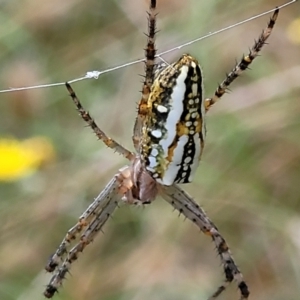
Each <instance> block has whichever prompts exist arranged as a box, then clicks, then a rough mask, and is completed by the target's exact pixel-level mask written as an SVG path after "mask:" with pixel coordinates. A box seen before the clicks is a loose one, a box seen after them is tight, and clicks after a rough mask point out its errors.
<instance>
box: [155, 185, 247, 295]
mask: <svg viewBox="0 0 300 300" xmlns="http://www.w3.org/2000/svg"><path fill="white" fill-rule="evenodd" d="M160 195H161V196H162V197H163V198H164V199H165V200H166V201H167V202H168V203H170V204H171V205H172V206H173V207H174V208H175V209H177V210H178V211H179V212H180V213H182V214H183V215H184V216H185V217H186V218H188V219H189V220H191V221H192V222H193V223H195V224H196V225H197V226H198V227H199V228H200V229H201V231H202V232H204V233H205V234H206V235H209V236H210V237H211V238H212V240H213V242H214V244H215V245H216V249H217V252H218V254H219V256H220V258H221V262H222V265H223V268H224V272H225V277H226V278H225V282H224V284H222V285H221V286H220V287H219V288H218V289H217V290H216V292H215V293H214V294H213V295H212V296H211V297H210V298H209V300H212V299H216V298H217V297H218V296H219V295H220V294H221V293H222V292H223V291H224V290H225V289H226V287H227V286H228V285H229V283H230V282H231V281H232V280H235V281H236V282H237V285H238V288H239V290H240V293H241V298H240V299H248V296H249V290H248V287H247V285H246V283H245V281H244V279H243V275H242V273H241V272H240V271H239V269H238V267H237V265H236V263H235V262H234V259H233V257H232V255H231V252H230V250H229V248H228V246H227V243H226V241H225V239H224V238H223V237H222V235H221V234H220V233H219V231H218V229H217V227H216V226H215V225H214V224H213V222H212V221H211V220H210V219H209V218H208V216H207V215H206V213H205V212H204V211H203V209H201V207H199V205H198V204H197V203H196V202H195V201H194V200H193V199H192V198H191V197H190V196H189V195H188V194H187V193H186V192H184V191H183V190H182V189H180V187H179V186H177V185H175V184H174V185H172V186H160Z"/></svg>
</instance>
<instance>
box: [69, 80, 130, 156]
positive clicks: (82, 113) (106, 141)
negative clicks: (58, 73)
mask: <svg viewBox="0 0 300 300" xmlns="http://www.w3.org/2000/svg"><path fill="white" fill-rule="evenodd" d="M66 87H67V89H68V91H69V93H70V96H71V98H72V100H73V102H74V104H75V105H76V108H77V110H78V111H79V114H80V116H81V117H82V119H83V120H84V121H85V122H86V123H87V124H88V125H89V127H91V128H92V130H93V131H94V133H95V134H96V136H97V137H98V138H99V140H101V141H102V142H103V143H104V144H105V145H106V146H107V147H109V148H111V149H113V150H115V152H117V153H119V154H120V155H122V156H124V157H125V158H127V159H128V160H132V159H133V158H134V157H135V155H134V153H132V152H131V151H129V150H127V149H126V148H124V147H123V146H122V145H120V144H119V143H118V142H116V141H115V140H113V139H112V138H110V137H108V136H107V135H106V134H105V132H104V131H102V130H101V129H100V128H99V127H98V125H97V124H96V122H95V121H94V119H93V118H92V117H91V116H90V114H89V113H88V112H87V111H86V110H85V109H84V107H83V106H82V104H81V102H80V101H79V99H78V98H77V96H76V94H75V92H74V90H73V89H72V87H71V85H70V84H69V83H67V82H66Z"/></svg>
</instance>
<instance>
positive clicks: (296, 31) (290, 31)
mask: <svg viewBox="0 0 300 300" xmlns="http://www.w3.org/2000/svg"><path fill="white" fill-rule="evenodd" d="M287 35H288V38H289V39H290V41H291V42H292V43H294V44H300V18H298V19H295V20H293V21H292V22H291V23H290V24H289V26H288V28H287Z"/></svg>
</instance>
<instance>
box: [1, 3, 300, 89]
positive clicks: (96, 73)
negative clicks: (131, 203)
mask: <svg viewBox="0 0 300 300" xmlns="http://www.w3.org/2000/svg"><path fill="white" fill-rule="evenodd" d="M297 1H298V0H292V1H289V2H287V3H285V4H282V5H280V6H278V7H275V8H272V9H270V10H268V11H265V12H263V13H260V14H257V15H254V16H252V17H250V18H247V19H245V20H243V21H240V22H237V23H234V24H232V25H229V26H227V27H224V28H221V29H219V30H216V31H213V32H208V33H207V34H205V35H203V36H200V37H198V38H195V39H193V40H191V41H189V42H186V43H183V44H180V45H178V46H176V47H173V48H170V49H168V50H165V51H162V52H160V53H158V54H157V55H156V57H157V58H158V59H160V60H162V61H163V62H165V60H164V59H163V56H164V55H165V54H168V53H171V52H174V51H177V50H180V49H182V48H185V47H187V46H190V45H192V44H194V43H197V42H199V41H202V40H204V39H207V38H209V37H211V36H214V35H217V34H220V33H222V32H224V31H227V30H230V29H232V28H234V27H237V26H241V25H243V24H245V23H248V22H250V21H253V20H255V19H258V18H261V17H263V16H265V15H268V14H270V13H272V12H273V11H275V9H277V8H279V9H281V8H284V7H286V6H289V5H291V4H293V3H295V2H297ZM143 61H145V58H138V59H135V60H133V61H130V62H125V63H122V64H119V65H117V66H115V67H110V68H107V69H104V70H94V71H87V72H86V74H85V75H84V76H80V77H76V78H74V79H70V80H66V81H67V82H69V83H75V82H78V81H82V80H87V79H98V78H99V77H100V76H101V75H103V74H105V73H110V72H113V71H115V70H118V69H122V68H126V67H129V66H131V65H135V64H138V63H141V62H143ZM66 81H63V82H56V83H49V84H41V85H34V86H25V87H9V88H8V89H3V90H0V93H9V92H16V91H24V90H32V89H41V88H48V87H55V86H62V85H65V82H66Z"/></svg>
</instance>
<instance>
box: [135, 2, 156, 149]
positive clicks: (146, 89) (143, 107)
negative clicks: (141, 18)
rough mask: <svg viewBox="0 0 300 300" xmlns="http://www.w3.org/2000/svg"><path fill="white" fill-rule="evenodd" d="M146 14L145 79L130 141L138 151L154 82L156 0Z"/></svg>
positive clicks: (151, 3)
mask: <svg viewBox="0 0 300 300" xmlns="http://www.w3.org/2000/svg"><path fill="white" fill-rule="evenodd" d="M149 9H150V10H149V12H148V33H147V46H146V49H145V58H146V60H145V74H146V75H145V78H144V82H143V88H142V98H141V100H140V101H139V103H138V114H137V117H136V120H135V124H134V128H133V136H132V141H133V145H134V148H135V149H136V150H137V151H139V144H140V136H141V133H142V127H143V124H144V121H145V118H146V116H147V113H148V107H147V101H148V98H149V94H150V90H151V86H152V84H153V81H154V67H155V54H156V48H155V34H156V12H155V9H156V0H151V1H150V7H149Z"/></svg>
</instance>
